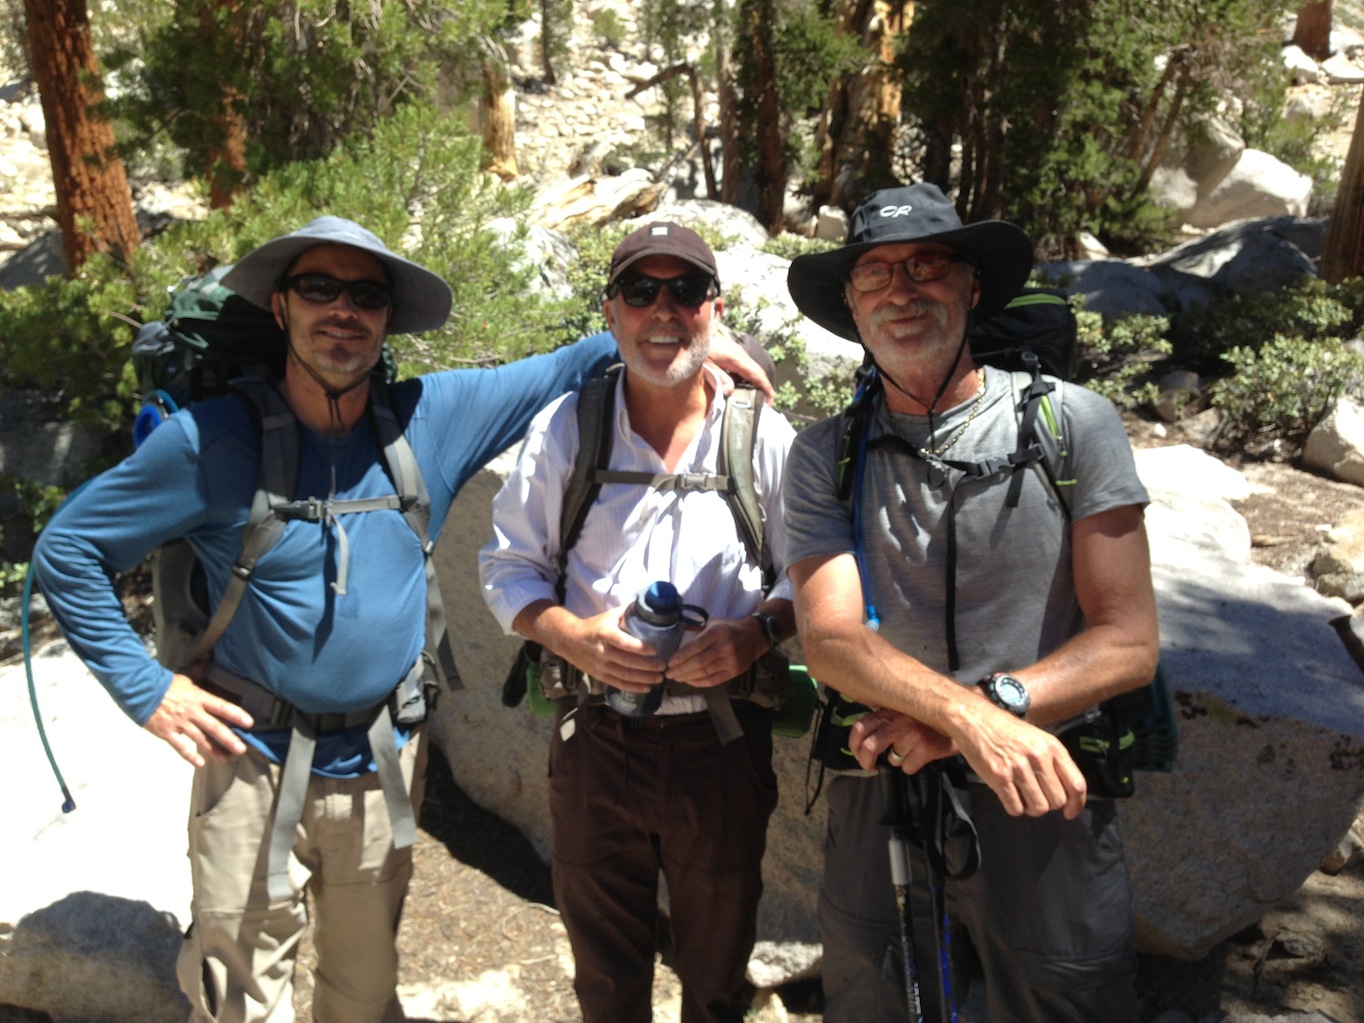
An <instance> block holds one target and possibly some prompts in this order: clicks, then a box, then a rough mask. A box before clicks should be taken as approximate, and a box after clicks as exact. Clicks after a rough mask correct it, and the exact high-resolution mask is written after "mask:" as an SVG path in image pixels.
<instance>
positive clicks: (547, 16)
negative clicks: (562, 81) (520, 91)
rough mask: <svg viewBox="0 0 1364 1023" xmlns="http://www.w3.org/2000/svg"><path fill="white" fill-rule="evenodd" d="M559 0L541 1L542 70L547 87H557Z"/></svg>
mask: <svg viewBox="0 0 1364 1023" xmlns="http://www.w3.org/2000/svg"><path fill="white" fill-rule="evenodd" d="M558 2H559V0H540V70H541V72H542V73H543V74H544V76H545V84H546V85H557V84H558V78H557V77H556V76H555V74H554V58H555V56H556V53H555V50H556V49H557V48H558V45H559V36H558V34H559V13H558Z"/></svg>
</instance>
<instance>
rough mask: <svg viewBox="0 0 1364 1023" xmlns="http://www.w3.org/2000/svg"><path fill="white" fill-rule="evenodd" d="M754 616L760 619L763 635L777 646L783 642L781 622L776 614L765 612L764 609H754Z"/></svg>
mask: <svg viewBox="0 0 1364 1023" xmlns="http://www.w3.org/2000/svg"><path fill="white" fill-rule="evenodd" d="M753 617H754V618H756V619H758V624H759V625H761V626H762V630H763V635H764V636H766V637H767V641H768V642H769V643H771V644H772V646H774V647H775V646H776V645H777V644H778V643H780V642H781V623H780V622H778V621H777V616H776V615H770V614H764V613H763V612H762V611H754V612H753Z"/></svg>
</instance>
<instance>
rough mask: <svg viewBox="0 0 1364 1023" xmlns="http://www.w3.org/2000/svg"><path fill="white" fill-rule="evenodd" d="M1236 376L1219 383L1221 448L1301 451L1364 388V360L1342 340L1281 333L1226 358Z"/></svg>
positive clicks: (1216, 391) (1217, 401) (1214, 400)
mask: <svg viewBox="0 0 1364 1023" xmlns="http://www.w3.org/2000/svg"><path fill="white" fill-rule="evenodd" d="M1222 357H1223V358H1224V359H1225V360H1226V361H1227V362H1229V363H1231V365H1232V367H1233V371H1232V374H1231V375H1230V376H1228V377H1226V378H1225V379H1223V380H1221V381H1219V382H1218V383H1217V386H1216V388H1215V389H1214V391H1213V398H1212V404H1213V407H1214V408H1216V409H1217V410H1218V411H1219V412H1220V413H1221V415H1222V428H1221V431H1220V433H1219V435H1218V443H1219V445H1221V446H1224V447H1230V446H1234V445H1239V446H1241V447H1243V448H1245V449H1246V450H1247V451H1248V452H1249V453H1251V454H1263V453H1266V452H1268V451H1272V450H1274V449H1275V448H1276V447H1279V446H1281V445H1282V444H1284V443H1287V444H1289V445H1291V446H1292V447H1293V448H1294V449H1296V448H1298V447H1300V446H1301V444H1302V442H1303V441H1304V440H1305V439H1306V437H1307V434H1308V433H1310V432H1311V430H1312V428H1313V427H1314V426H1316V425H1317V424H1318V423H1319V422H1321V420H1322V419H1323V418H1325V416H1326V415H1327V413H1328V412H1330V411H1331V408H1332V407H1333V406H1334V405H1335V402H1336V400H1337V399H1338V398H1339V397H1340V396H1341V395H1342V394H1344V393H1346V392H1347V391H1350V390H1354V389H1357V388H1358V387H1360V386H1361V385H1364V356H1360V355H1359V354H1358V353H1356V352H1354V351H1351V350H1350V349H1349V348H1348V347H1346V345H1345V342H1344V341H1342V340H1341V339H1340V338H1337V337H1328V338H1303V337H1294V336H1289V335H1285V334H1275V335H1274V337H1273V338H1271V339H1270V340H1269V341H1267V342H1265V343H1264V344H1262V345H1260V346H1259V347H1258V348H1256V347H1249V346H1246V347H1236V348H1232V349H1230V350H1229V351H1227V352H1226V353H1225V354H1224V355H1223V356H1222Z"/></svg>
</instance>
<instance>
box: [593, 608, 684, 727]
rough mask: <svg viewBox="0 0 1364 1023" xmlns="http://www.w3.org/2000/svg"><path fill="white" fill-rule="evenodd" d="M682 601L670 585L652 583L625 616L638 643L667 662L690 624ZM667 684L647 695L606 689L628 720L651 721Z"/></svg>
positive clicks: (613, 705)
mask: <svg viewBox="0 0 1364 1023" xmlns="http://www.w3.org/2000/svg"><path fill="white" fill-rule="evenodd" d="M682 611H683V606H682V597H681V595H680V594H679V593H678V592H677V587H675V586H674V585H673V584H672V583H668V582H656V583H650V584H649V588H648V589H646V590H644V591H643V592H642V593H640V595H639V596H638V597H636V598H635V602H634V604H633V605H631V607H630V609H629V610H628V611H626V612H625V629H626V631H627V632H629V633H630V635H632V636H634V637H635V638H636V639H641V640H643V641H644V642H645V643H648V644H650V645H652V646H653V648H654V656H655V657H657V658H658V659H659V660H661V661H666V660H667V659H668V658H669V657H671V656H672V654H673V651H674V650H676V649H677V647H678V645H679V644H680V643H681V642H682V635H683V633H684V632H686V629H687V622H686V619H685V618H684V617H683V614H682ZM666 688H667V682H666V681H664V682H660V683H659V684H658V685H656V686H651V687H650V688H649V691H648V692H647V693H632V692H629V691H628V690H625V689H617V688H615V687H614V686H607V687H606V702H607V704H608V705H609V706H610V707H611V709H612V710H614V711H616V712H617V713H619V714H624V715H625V716H626V717H631V718H643V717H648V716H649V715H650V714H652V713H653V712H654V711H656V710H658V708H659V706H660V705H661V704H662V703H663V695H664V690H665V689H666Z"/></svg>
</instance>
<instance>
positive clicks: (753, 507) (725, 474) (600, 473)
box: [502, 365, 813, 739]
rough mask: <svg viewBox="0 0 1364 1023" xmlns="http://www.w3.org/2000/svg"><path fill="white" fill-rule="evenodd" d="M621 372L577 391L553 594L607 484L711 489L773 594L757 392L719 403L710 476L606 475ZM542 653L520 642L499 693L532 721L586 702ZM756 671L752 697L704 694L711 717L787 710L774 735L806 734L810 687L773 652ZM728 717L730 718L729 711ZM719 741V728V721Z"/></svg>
mask: <svg viewBox="0 0 1364 1023" xmlns="http://www.w3.org/2000/svg"><path fill="white" fill-rule="evenodd" d="M621 369H622V367H621V366H620V365H616V366H612V367H611V368H610V369H608V370H607V372H606V373H605V374H604V375H603V376H600V377H595V378H593V379H592V380H589V381H588V382H587V383H585V384H584V385H583V388H582V391H581V393H580V395H579V397H578V436H579V443H578V452H577V455H576V457H575V459H574V462H573V468H572V470H571V472H570V473H569V476H568V482H567V484H566V485H565V487H564V501H563V507H562V511H561V514H560V517H559V547H558V553H557V555H556V558H555V570H556V573H557V578H556V580H555V595H556V597H557V599H558V600H559V601H560V602H562V601H563V599H564V586H565V569H566V567H567V565H568V556H569V553H570V552H571V551H572V550H573V547H574V545H575V544H576V543H577V542H578V538H579V536H580V535H581V534H582V528H583V524H584V522H585V521H586V520H587V513H588V511H589V510H590V509H591V507H592V505H593V503H594V502H595V501H596V499H597V494H598V493H599V492H600V490H601V488H602V486H603V485H604V484H607V483H623V484H635V485H639V486H648V487H654V488H656V489H669V488H672V489H678V490H684V491H685V490H713V491H718V492H719V493H720V494H721V495H723V497H724V499H725V503H726V504H727V505H728V506H729V510H730V512H731V514H732V515H733V516H734V521H735V525H736V527H737V529H738V533H739V537H740V539H741V540H742V541H743V543H744V547H745V549H746V550H747V552H748V556H749V558H750V559H752V560H753V561H754V563H756V564H757V565H759V566H760V567H761V569H762V573H763V588H764V590H766V589H769V588H771V586H772V584H773V582H774V581H775V577H776V572H775V569H774V567H773V565H772V558H771V552H770V551H769V550H768V548H767V544H766V538H765V533H764V528H763V517H762V508H761V506H760V504H759V501H758V493H757V488H756V485H755V482H754V475H753V450H754V444H755V442H756V437H757V421H758V415H759V413H760V412H761V411H762V407H763V395H762V392H760V391H757V390H755V389H754V388H752V387H748V386H740V387H738V388H736V389H735V391H734V392H733V393H732V394H731V395H730V396H729V398H728V400H727V401H726V402H725V412H724V417H723V419H722V420H721V425H720V452H719V457H718V458H717V461H716V470H717V471H716V474H715V475H714V476H709V475H704V474H701V473H657V474H654V473H645V472H626V471H623V470H615V469H611V468H610V464H611V448H612V441H613V438H614V434H615V430H614V425H613V424H614V418H615V417H614V413H615V397H616V385H617V381H618V379H619V377H620V373H621ZM542 653H543V651H542V649H541V647H540V646H539V645H538V644H536V643H531V642H529V641H527V642H526V643H523V644H522V646H521V648H520V651H519V652H518V654H517V658H516V660H515V662H514V663H513V665H512V668H511V670H510V671H509V672H508V674H507V678H506V681H505V682H504V683H503V687H502V702H503V704H504V705H505V706H508V707H515V706H516V705H518V704H519V703H520V702H521V700H522V699H523V698H524V697H526V696H527V694H529V696H530V702H531V706H532V709H534V710H535V711H536V713H537V714H546V713H551V712H552V711H553V707H554V702H555V701H557V700H560V699H566V698H569V697H571V696H574V695H577V696H579V698H586V695H587V694H586V693H585V692H581V693H580V692H579V691H578V689H577V688H576V686H575V685H574V684H572V683H571V682H570V681H569V679H568V678H567V677H566V676H568V675H570V674H572V673H571V672H567V671H565V672H562V673H558V672H556V673H555V677H552V678H551V677H549V676H547V675H546V674H544V673H543V672H542V669H543V668H544V665H543V664H542V661H541V658H542ZM755 669H756V671H754V672H752V673H751V674H752V675H754V676H755V678H754V680H753V690H752V691H751V692H744V693H735V692H729V693H727V692H726V689H725V688H724V687H715V688H713V689H708V690H705V691H704V693H703V695H707V696H709V695H710V694H715V695H717V696H719V695H724V696H725V701H724V704H725V706H724V707H719V706H718V705H717V704H715V703H714V702H713V701H711V700H710V699H708V700H707V703H708V706H709V707H710V709H711V712H712V717H715V716H716V715H717V714H724V711H725V710H726V709H728V698H729V697H730V696H740V697H743V698H748V699H752V700H754V701H755V702H759V703H762V704H763V705H764V706H777V707H783V706H789V708H790V710H789V715H790V720H789V721H788V720H785V717H783V720H782V721H780V722H778V723H777V724H776V725H774V730H775V731H778V732H779V733H780V734H788V735H789V734H804V731H805V729H806V728H808V726H809V712H811V711H812V710H813V705H812V702H810V701H804V700H801V699H792V698H791V697H792V695H793V687H794V689H795V690H798V691H797V692H795V694H794V695H796V696H797V697H803V696H804V695H806V693H805V690H806V689H809V691H810V693H811V694H812V693H813V683H810V682H808V680H807V676H805V675H803V674H802V673H800V672H797V675H796V677H795V678H794V679H792V677H791V672H792V671H795V670H796V669H791V668H790V667H789V665H788V664H787V663H786V659H785V657H784V656H783V655H781V654H780V653H779V652H778V651H775V650H774V651H771V652H769V653H768V654H766V655H764V657H762V658H759V660H758V662H756V664H755ZM802 707H803V708H804V709H805V711H806V713H805V721H804V726H803V727H802V725H801V724H800V722H799V720H798V719H799V718H800V716H801V709H802ZM727 716H728V717H732V716H733V711H732V710H729V714H728V715H727ZM716 723H717V728H720V730H721V737H722V739H723V738H724V736H725V734H727V733H726V729H725V727H724V726H723V725H722V724H721V722H720V721H719V720H717V722H716Z"/></svg>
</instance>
